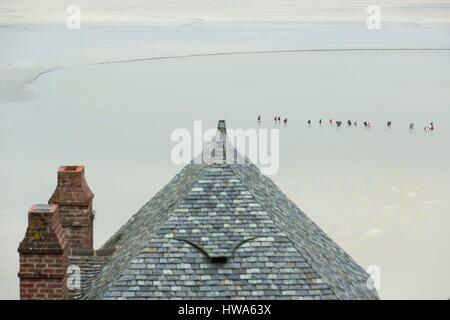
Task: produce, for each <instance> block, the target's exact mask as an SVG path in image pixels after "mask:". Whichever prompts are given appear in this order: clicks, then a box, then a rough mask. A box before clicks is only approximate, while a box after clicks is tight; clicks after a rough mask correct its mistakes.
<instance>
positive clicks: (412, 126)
mask: <svg viewBox="0 0 450 320" xmlns="http://www.w3.org/2000/svg"><path fill="white" fill-rule="evenodd" d="M257 119H258V123H261V121H262V119H261V115H258V117H257ZM273 120H274V121H275V124H279V123H281V117H280V116H275V117H274V118H273ZM283 123H284V124H285V125H287V123H288V118H284V120H283ZM318 123H319V125H322V123H323V121H322V119H319V121H318ZM307 124H308V126H310V125H311V124H312V121H311V119H308V121H307ZM328 124H329V125H330V126H333V125H334V124H336V126H337V127H338V128H339V127H341V126H342V125H343V124H344V123H343V122H342V121H341V120H333V119H329V120H328ZM346 124H347V126H348V127H351V126H354V127H357V126H358V120H354V121H352V120H347V121H346ZM363 126H364V127H365V128H367V129H370V128H372V123H371V122H370V121H367V120H366V121H364V122H363ZM386 127H387V128H388V129H390V128H392V121H391V120H389V121H387V122H386ZM414 129H415V124H414V122H411V123H410V124H409V130H411V131H412V130H414ZM435 130H436V126H435V124H434V122H430V123H429V124H427V125H426V126H425V127H424V131H426V132H427V131H435Z"/></svg>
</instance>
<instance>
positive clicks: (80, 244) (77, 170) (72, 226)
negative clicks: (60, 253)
mask: <svg viewBox="0 0 450 320" xmlns="http://www.w3.org/2000/svg"><path fill="white" fill-rule="evenodd" d="M93 198H94V194H93V193H92V191H91V189H89V186H88V184H87V182H86V179H85V177H84V166H62V167H60V168H59V170H58V184H57V186H56V190H55V192H54V193H53V195H52V196H51V198H50V200H49V203H50V204H57V205H58V206H59V214H60V217H61V225H62V227H63V228H64V230H65V232H66V238H67V240H68V247H69V249H71V250H72V251H74V250H75V251H84V254H86V253H89V252H93V238H94V235H93V231H94V228H93V221H94V213H93V210H92V200H93Z"/></svg>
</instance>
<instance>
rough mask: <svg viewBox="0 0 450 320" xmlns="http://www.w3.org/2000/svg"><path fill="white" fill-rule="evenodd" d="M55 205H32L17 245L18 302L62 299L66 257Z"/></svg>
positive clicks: (61, 228)
mask: <svg viewBox="0 0 450 320" xmlns="http://www.w3.org/2000/svg"><path fill="white" fill-rule="evenodd" d="M59 219H60V218H59V212H58V206H57V205H48V204H36V205H33V206H32V207H31V209H30V210H29V212H28V228H27V231H26V233H25V238H24V239H23V241H22V242H21V243H20V245H19V249H18V251H19V255H20V270H19V278H20V299H65V298H66V297H67V286H66V272H67V267H68V255H67V250H66V239H65V232H64V229H63V227H62V226H61V223H60V220H59Z"/></svg>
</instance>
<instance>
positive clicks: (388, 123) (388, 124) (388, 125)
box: [387, 120, 392, 129]
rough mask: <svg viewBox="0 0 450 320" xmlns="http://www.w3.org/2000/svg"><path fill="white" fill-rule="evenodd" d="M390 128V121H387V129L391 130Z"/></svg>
mask: <svg viewBox="0 0 450 320" xmlns="http://www.w3.org/2000/svg"><path fill="white" fill-rule="evenodd" d="M391 126H392V121H391V120H389V121H388V122H387V127H388V128H389V129H390V128H391Z"/></svg>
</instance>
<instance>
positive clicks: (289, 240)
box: [85, 129, 378, 299]
mask: <svg viewBox="0 0 450 320" xmlns="http://www.w3.org/2000/svg"><path fill="white" fill-rule="evenodd" d="M205 150H206V151H205V152H204V159H205V160H206V162H203V163H202V164H194V163H191V164H189V165H187V166H186V167H185V168H184V169H183V170H182V171H181V172H180V173H179V174H178V175H177V176H175V178H173V179H172V181H171V182H170V183H169V184H168V185H166V186H165V187H164V188H163V189H162V190H161V191H160V192H159V193H158V194H157V195H156V196H155V197H154V198H153V199H152V200H151V201H150V202H149V203H147V204H146V205H145V206H144V207H143V208H142V209H141V210H140V211H139V212H138V213H136V214H135V215H134V216H133V217H132V218H131V219H130V220H129V221H128V222H127V223H126V224H125V225H124V226H123V227H122V228H121V229H120V230H119V231H118V232H116V234H115V235H114V236H113V237H112V238H111V239H110V240H109V241H108V242H107V243H106V244H105V245H104V248H108V247H116V253H115V254H114V255H113V256H112V257H111V258H110V259H109V260H108V261H107V262H106V264H105V266H104V268H103V270H102V271H101V272H99V273H98V275H97V276H96V277H94V278H93V279H92V281H91V284H90V289H89V290H88V292H87V295H86V297H85V298H90V299H169V298H170V299H211V298H220V299H252V298H253V299H255V298H256V299H258V298H260V299H377V298H378V295H377V293H376V291H375V290H371V289H369V288H368V287H367V286H366V282H367V279H368V274H367V273H366V272H365V271H364V269H362V268H361V267H360V266H358V265H357V264H356V263H355V262H354V261H353V260H352V259H351V257H350V256H348V255H347V254H346V253H345V252H344V251H343V250H342V249H340V248H339V246H337V245H336V244H335V243H334V242H333V241H332V240H331V239H330V238H328V237H327V236H326V234H325V233H324V232H323V231H322V230H321V229H320V228H319V227H318V226H317V225H315V224H314V223H313V222H312V221H311V220H310V219H309V218H308V217H307V216H306V215H305V214H304V213H303V212H302V211H300V210H299V209H298V208H297V206H296V205H295V204H294V203H293V202H291V201H290V200H289V199H287V197H286V196H285V195H284V194H283V193H282V192H281V191H280V190H279V189H278V188H277V187H276V186H275V184H274V183H273V182H272V181H271V180H270V179H269V178H267V177H265V176H263V175H261V173H260V171H259V170H258V168H257V167H256V166H255V165H253V164H250V163H248V164H230V161H228V160H229V158H231V157H236V156H237V152H236V151H235V149H234V148H233V147H232V146H230V144H229V143H228V142H227V141H226V133H225V130H224V129H221V130H219V131H218V134H217V135H216V137H215V138H214V140H213V142H212V143H211V144H210V145H209V146H208V147H207V148H205ZM230 155H231V156H230ZM227 156H228V158H227ZM241 159H244V158H241ZM246 162H248V161H246ZM239 163H242V161H241V162H239Z"/></svg>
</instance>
